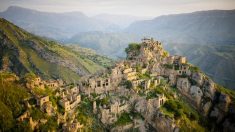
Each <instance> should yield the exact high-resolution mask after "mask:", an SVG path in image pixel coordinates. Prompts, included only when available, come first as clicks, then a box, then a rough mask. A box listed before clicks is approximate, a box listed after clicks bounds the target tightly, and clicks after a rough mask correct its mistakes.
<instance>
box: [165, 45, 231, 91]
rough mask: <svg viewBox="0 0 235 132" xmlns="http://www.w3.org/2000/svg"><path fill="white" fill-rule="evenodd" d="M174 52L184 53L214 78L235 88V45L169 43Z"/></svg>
mask: <svg viewBox="0 0 235 132" xmlns="http://www.w3.org/2000/svg"><path fill="white" fill-rule="evenodd" d="M165 48H166V49H167V50H168V51H169V52H170V53H172V54H178V55H184V56H187V58H188V59H189V60H190V63H192V64H194V65H197V66H198V67H200V69H201V70H202V71H204V72H205V73H206V74H207V75H209V76H210V77H211V78H213V80H214V81H215V82H217V83H219V84H221V85H223V86H226V87H228V88H232V89H235V81H234V80H235V72H234V70H233V69H234V66H235V45H229V44H207V45H201V44H178V43H173V44H168V45H166V46H165Z"/></svg>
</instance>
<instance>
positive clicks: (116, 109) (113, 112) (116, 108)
mask: <svg viewBox="0 0 235 132" xmlns="http://www.w3.org/2000/svg"><path fill="white" fill-rule="evenodd" d="M100 111H101V122H102V123H104V124H113V123H114V122H116V121H117V116H118V115H120V114H121V113H122V112H124V111H129V104H126V103H123V104H120V103H119V102H115V103H113V104H111V105H110V106H109V107H105V108H100Z"/></svg>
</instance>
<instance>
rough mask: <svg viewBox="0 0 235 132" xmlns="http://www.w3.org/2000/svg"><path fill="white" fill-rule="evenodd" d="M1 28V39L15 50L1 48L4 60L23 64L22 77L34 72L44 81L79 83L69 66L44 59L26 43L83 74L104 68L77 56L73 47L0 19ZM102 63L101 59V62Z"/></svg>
mask: <svg viewBox="0 0 235 132" xmlns="http://www.w3.org/2000/svg"><path fill="white" fill-rule="evenodd" d="M0 25H1V28H0V30H1V35H0V36H1V37H0V38H1V39H6V38H7V41H8V44H9V45H13V47H15V49H17V51H14V50H12V49H9V48H6V49H3V52H4V53H3V57H5V58H7V59H8V60H11V61H12V60H13V61H16V60H18V62H19V63H20V64H21V65H22V69H25V70H22V71H20V72H19V75H24V74H25V73H26V72H34V73H36V74H39V75H41V76H42V77H44V78H62V79H64V80H65V81H67V82H72V81H73V80H78V79H79V77H80V76H79V75H78V74H77V73H76V72H74V71H73V70H71V68H70V67H68V66H66V67H65V66H62V65H58V64H54V63H51V62H49V61H48V60H45V59H44V58H43V57H42V55H40V53H38V52H37V51H36V50H34V49H33V48H32V47H31V46H30V45H29V44H28V43H29V41H30V42H33V44H35V45H37V46H38V47H41V48H43V49H44V50H45V51H46V52H47V53H49V54H51V55H52V57H54V56H55V57H59V58H61V60H69V61H70V62H72V63H73V64H74V65H75V66H76V67H78V68H79V69H80V70H81V71H83V72H84V73H86V74H89V73H94V72H96V71H98V70H100V69H103V66H104V65H102V64H101V63H99V62H98V63H97V61H94V60H93V59H91V58H89V57H87V56H84V54H81V53H78V52H77V51H75V50H73V49H72V48H69V47H66V46H63V45H60V44H58V43H56V42H54V41H50V40H46V39H43V38H40V37H37V36H34V35H32V34H29V33H27V32H26V31H24V30H22V29H20V28H19V27H17V26H15V25H13V24H11V23H10V22H8V21H6V20H4V19H0ZM97 56H98V55H97ZM107 60H109V59H108V58H105V61H107ZM102 61H103V60H102V58H101V61H100V62H102ZM110 62H111V61H110ZM110 62H108V63H110ZM15 67H16V69H17V68H19V67H20V66H18V67H17V65H15Z"/></svg>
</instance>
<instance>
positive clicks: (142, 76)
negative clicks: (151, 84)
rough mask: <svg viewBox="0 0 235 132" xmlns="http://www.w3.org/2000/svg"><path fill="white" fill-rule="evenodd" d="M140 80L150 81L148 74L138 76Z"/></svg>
mask: <svg viewBox="0 0 235 132" xmlns="http://www.w3.org/2000/svg"><path fill="white" fill-rule="evenodd" d="M138 76H139V78H140V79H150V74H149V73H147V72H146V73H144V74H138Z"/></svg>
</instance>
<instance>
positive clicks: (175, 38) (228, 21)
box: [125, 10, 235, 44]
mask: <svg viewBox="0 0 235 132" xmlns="http://www.w3.org/2000/svg"><path fill="white" fill-rule="evenodd" d="M234 23H235V10H210V11H198V12H193V13H186V14H177V15H167V16H160V17H157V18H155V19H153V20H145V21H137V22H134V23H133V24H131V25H130V26H129V27H128V28H127V29H125V31H127V32H131V33H137V34H143V35H150V36H154V37H158V38H160V39H163V40H166V41H168V42H170V41H172V42H177V43H201V44H207V43H217V44H221V43H226V44H234V43H235V35H234V34H235V26H234Z"/></svg>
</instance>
